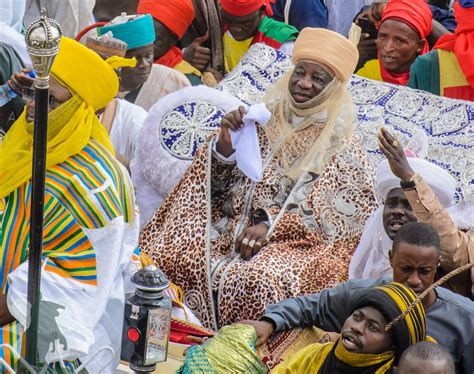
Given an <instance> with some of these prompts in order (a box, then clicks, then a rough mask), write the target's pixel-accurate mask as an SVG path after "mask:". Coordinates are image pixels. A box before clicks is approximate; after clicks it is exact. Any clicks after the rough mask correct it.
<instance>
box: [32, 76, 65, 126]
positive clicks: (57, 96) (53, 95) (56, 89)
mask: <svg viewBox="0 0 474 374" xmlns="http://www.w3.org/2000/svg"><path fill="white" fill-rule="evenodd" d="M71 97H72V94H71V92H70V91H69V90H68V89H67V88H66V87H64V86H63V85H62V84H61V83H59V82H58V81H57V80H56V79H55V78H54V77H53V76H50V77H49V98H50V105H49V106H48V112H51V111H52V110H54V109H56V108H57V107H59V106H60V105H61V104H64V103H65V102H66V101H68V100H69V99H70V98H71ZM25 101H27V103H26V120H27V121H28V122H33V121H34V119H35V102H34V100H26V99H25Z"/></svg>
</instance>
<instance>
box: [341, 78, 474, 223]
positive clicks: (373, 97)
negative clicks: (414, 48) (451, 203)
mask: <svg viewBox="0 0 474 374" xmlns="http://www.w3.org/2000/svg"><path fill="white" fill-rule="evenodd" d="M349 90H350V91H351V93H352V97H353V100H354V103H355V104H356V106H357V113H358V117H359V127H358V130H359V133H360V135H361V136H362V142H363V144H364V146H365V148H366V149H367V151H368V152H369V154H370V155H371V156H372V157H373V159H374V161H375V162H378V161H380V160H381V159H382V158H383V155H382V153H381V152H380V151H379V150H378V144H377V131H378V130H379V129H380V128H381V127H382V126H385V127H386V128H387V129H388V130H389V131H393V132H394V133H396V135H397V136H398V138H399V139H400V141H401V144H402V145H404V146H406V145H407V144H408V143H409V142H410V141H411V140H412V139H415V140H416V138H417V137H418V138H419V137H420V135H419V134H420V133H421V134H425V135H426V138H427V140H428V144H429V146H428V149H427V156H426V159H428V160H429V161H431V162H433V163H435V164H437V165H439V166H441V167H442V168H443V169H445V170H447V171H448V172H449V173H451V175H453V176H454V177H456V179H457V181H458V188H457V192H456V201H458V202H461V203H463V202H465V203H471V204H472V203H474V103H472V102H467V101H461V100H452V99H446V98H443V97H439V96H436V95H432V94H429V93H426V92H423V91H416V90H412V89H410V88H407V87H400V86H394V85H391V84H386V83H381V82H374V81H370V80H367V79H363V78H360V77H357V76H353V77H352V80H351V81H350V83H349ZM473 223H474V222H473Z"/></svg>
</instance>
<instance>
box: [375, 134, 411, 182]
mask: <svg viewBox="0 0 474 374" xmlns="http://www.w3.org/2000/svg"><path fill="white" fill-rule="evenodd" d="M378 139H379V148H380V150H381V151H382V152H383V154H384V155H385V157H387V160H388V163H389V165H390V169H391V170H392V173H393V174H394V175H395V176H396V177H398V178H400V180H402V181H403V182H407V181H409V180H410V179H411V177H413V175H415V172H414V171H413V169H412V168H411V167H410V164H409V163H408V160H407V157H406V156H405V151H404V150H403V147H402V146H401V144H400V143H399V142H398V140H397V138H395V136H393V135H391V134H390V133H389V132H388V131H387V129H385V128H382V129H381V130H380V132H379V134H378Z"/></svg>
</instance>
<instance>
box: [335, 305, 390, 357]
mask: <svg viewBox="0 0 474 374" xmlns="http://www.w3.org/2000/svg"><path fill="white" fill-rule="evenodd" d="M386 324H387V321H386V320H385V318H384V316H383V315H382V313H380V312H379V311H378V310H377V309H375V308H373V307H371V306H366V307H363V308H360V309H356V310H355V311H354V312H353V313H352V314H351V315H350V316H349V318H347V319H346V321H345V322H344V326H342V331H341V339H342V344H343V345H344V348H346V349H347V350H348V351H349V352H353V353H371V354H378V353H382V352H386V351H389V350H391V349H392V346H393V341H392V334H391V333H390V332H387V331H385V326H386Z"/></svg>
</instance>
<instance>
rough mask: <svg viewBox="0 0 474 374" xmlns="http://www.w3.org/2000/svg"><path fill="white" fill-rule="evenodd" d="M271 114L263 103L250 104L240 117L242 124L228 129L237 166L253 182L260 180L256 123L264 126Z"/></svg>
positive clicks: (260, 160) (259, 156)
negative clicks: (239, 126) (230, 129)
mask: <svg viewBox="0 0 474 374" xmlns="http://www.w3.org/2000/svg"><path fill="white" fill-rule="evenodd" d="M271 115H272V114H271V113H270V112H269V110H268V109H267V107H266V106H265V104H263V103H261V104H255V105H252V106H251V107H250V108H248V110H247V113H246V114H245V115H244V117H243V118H242V121H243V123H244V126H243V127H242V128H241V129H240V130H239V131H236V132H234V131H230V138H231V141H232V147H233V148H234V149H235V158H236V161H237V167H238V168H239V169H240V170H241V171H242V172H243V173H244V174H245V175H246V176H247V177H249V178H250V179H252V180H253V181H254V182H260V181H261V180H262V157H261V155H260V146H259V144H258V137H257V126H256V123H258V124H259V125H260V126H265V125H266V124H267V122H268V121H269V120H270V117H271Z"/></svg>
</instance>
